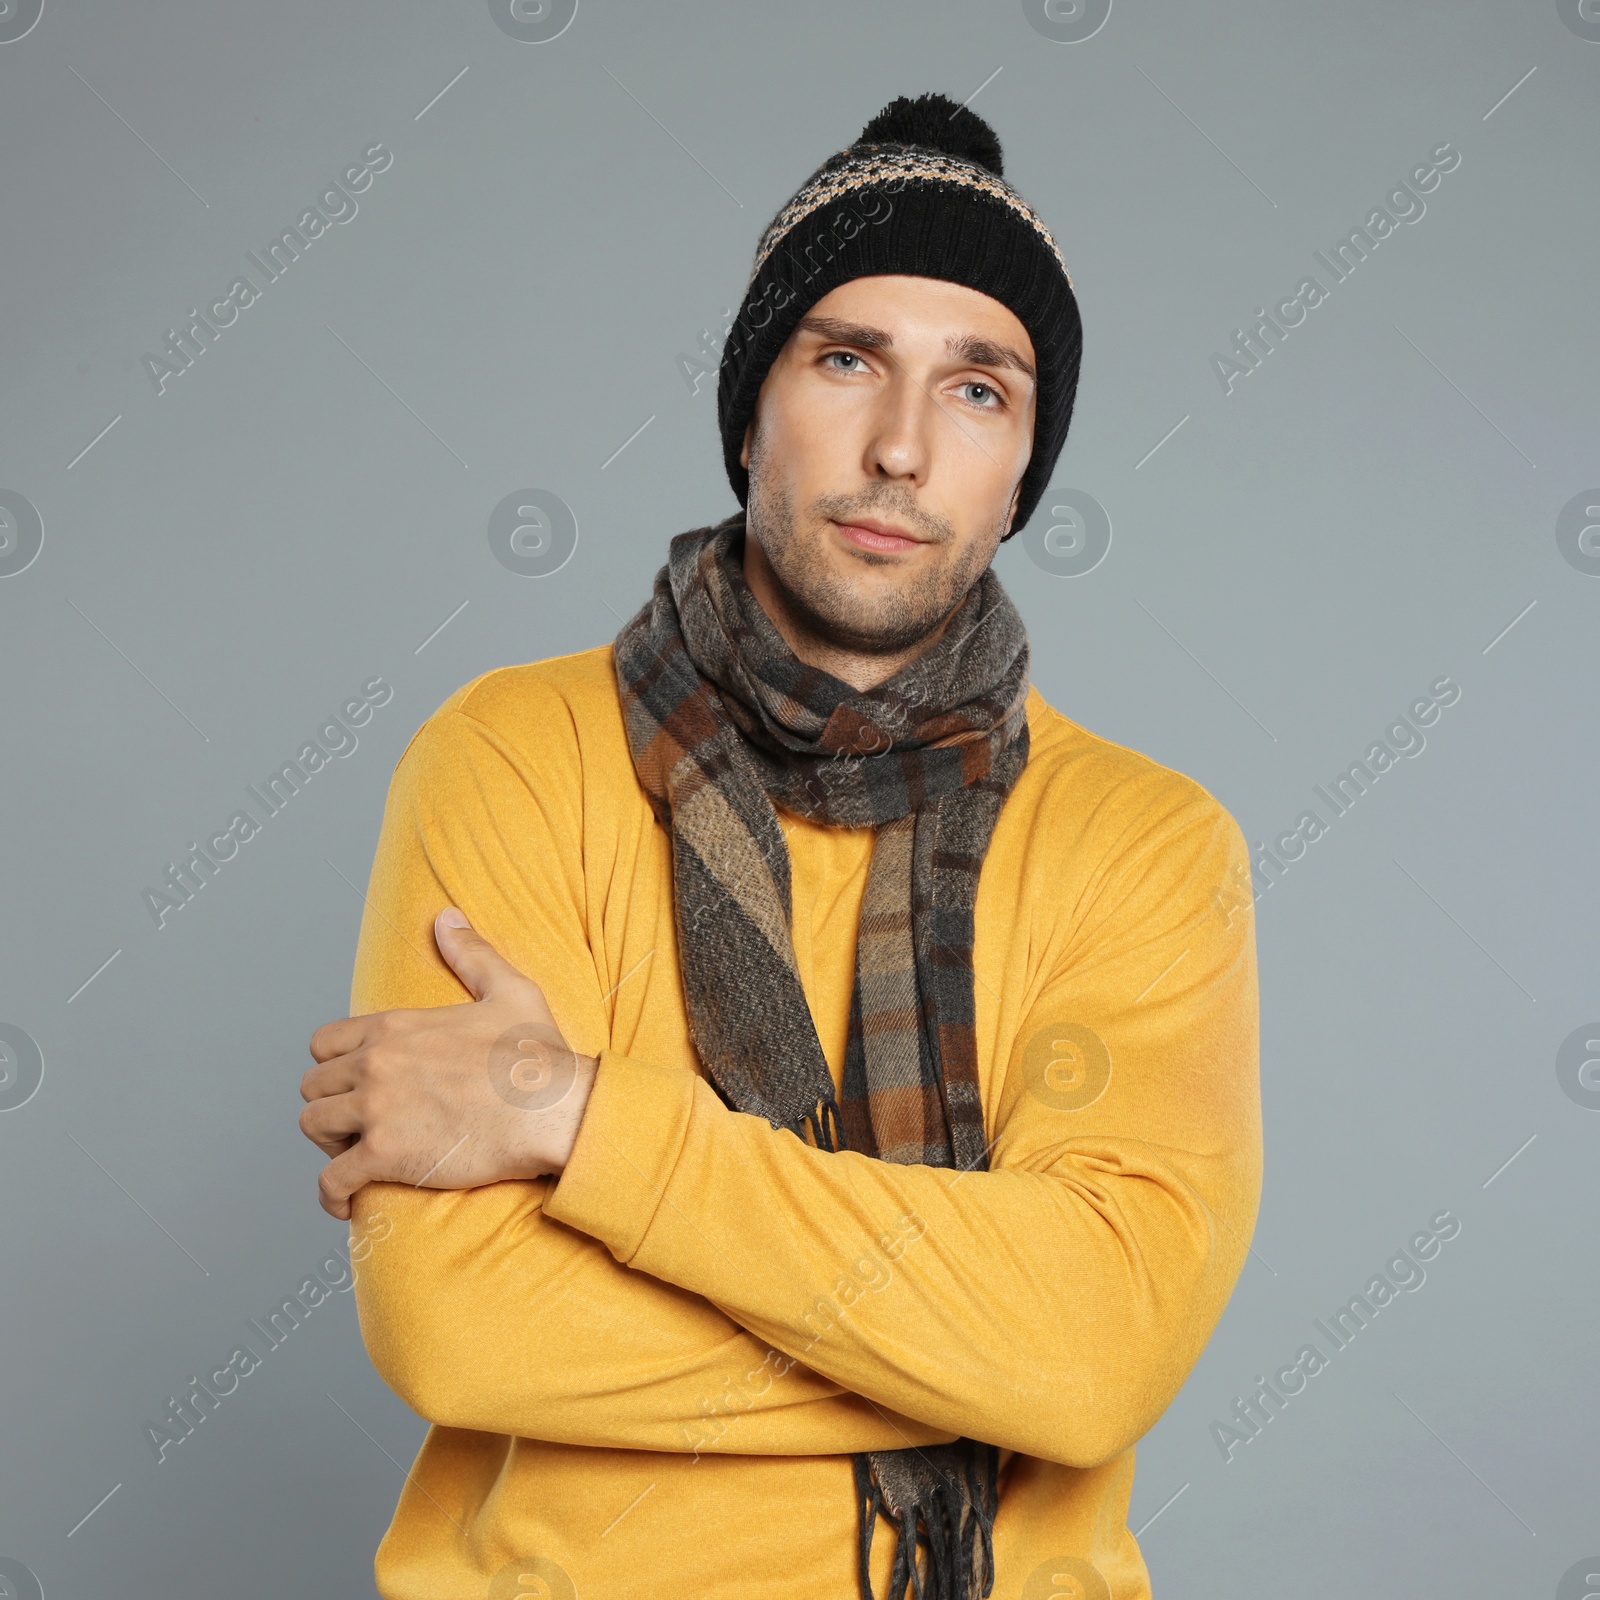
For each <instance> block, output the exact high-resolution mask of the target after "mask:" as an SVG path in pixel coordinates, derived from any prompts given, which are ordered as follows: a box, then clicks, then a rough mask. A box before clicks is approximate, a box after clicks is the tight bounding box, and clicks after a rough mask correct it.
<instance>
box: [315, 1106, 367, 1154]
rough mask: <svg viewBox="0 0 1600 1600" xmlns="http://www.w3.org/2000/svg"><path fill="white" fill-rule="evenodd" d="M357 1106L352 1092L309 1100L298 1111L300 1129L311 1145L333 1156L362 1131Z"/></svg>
mask: <svg viewBox="0 0 1600 1600" xmlns="http://www.w3.org/2000/svg"><path fill="white" fill-rule="evenodd" d="M363 1127H364V1122H363V1119H362V1116H361V1109H360V1107H359V1105H358V1104H357V1102H356V1096H355V1095H353V1094H341V1095H334V1096H332V1097H331V1098H329V1099H325V1100H313V1101H312V1102H311V1104H310V1105H308V1106H307V1107H306V1108H305V1110H304V1111H302V1112H301V1113H300V1131H301V1133H303V1134H304V1135H305V1136H306V1138H308V1139H309V1140H310V1141H311V1142H312V1144H314V1145H317V1146H319V1147H320V1148H322V1149H323V1150H326V1151H328V1153H329V1154H330V1155H336V1154H338V1153H339V1152H340V1151H342V1150H344V1149H347V1148H348V1147H349V1143H350V1141H351V1139H353V1138H354V1137H355V1135H357V1134H358V1133H360V1132H362V1130H363Z"/></svg>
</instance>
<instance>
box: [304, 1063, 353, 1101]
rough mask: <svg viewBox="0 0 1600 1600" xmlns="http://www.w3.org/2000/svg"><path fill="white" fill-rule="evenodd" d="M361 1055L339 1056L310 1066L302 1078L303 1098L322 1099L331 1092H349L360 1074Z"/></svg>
mask: <svg viewBox="0 0 1600 1600" xmlns="http://www.w3.org/2000/svg"><path fill="white" fill-rule="evenodd" d="M359 1063H360V1057H359V1056H356V1055H344V1056H337V1057H335V1058H334V1059H333V1060H332V1061H324V1062H323V1063H322V1065H321V1066H319V1067H308V1068H307V1069H306V1074H305V1076H304V1077H303V1078H301V1080H300V1098H301V1099H302V1100H321V1099H324V1098H326V1097H327V1096H328V1095H330V1094H349V1092H350V1091H351V1090H352V1089H353V1088H355V1086H356V1081H357V1078H358V1076H359Z"/></svg>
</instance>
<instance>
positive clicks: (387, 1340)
mask: <svg viewBox="0 0 1600 1600" xmlns="http://www.w3.org/2000/svg"><path fill="white" fill-rule="evenodd" d="M1000 174H1001V159H1000V148H999V145H998V142H997V141H996V140H995V138H994V136H993V134H992V133H991V132H990V130H989V129H988V127H987V125H986V124H984V123H983V122H982V121H981V120H980V119H978V118H977V117H976V116H974V115H973V114H972V113H971V112H968V111H965V110H963V109H962V108H960V107H958V106H956V105H955V104H954V103H953V102H951V101H949V100H947V99H945V98H944V97H942V96H923V97H921V99H919V100H917V101H906V100H901V101H897V102H895V103H894V104H893V105H891V106H889V107H888V108H886V110H885V111H884V112H883V113H882V114H881V115H880V116H879V117H877V118H876V119H874V121H873V122H872V123H870V124H869V125H868V126H867V128H866V129H865V130H864V132H863V134H862V137H861V139H860V140H859V141H857V143H856V144H855V145H853V146H851V147H850V148H849V149H847V150H845V151H843V152H841V153H840V154H839V155H838V156H835V157H833V158H832V159H831V160H830V161H828V162H827V163H825V164H824V165H823V167H822V168H821V169H819V171H818V172H817V173H816V174H814V175H813V177H812V178H811V179H809V180H808V182H807V183H806V184H805V185H804V186H803V187H802V188H801V189H800V191H799V192H798V193H797V194H796V196H795V198H794V199H793V200H792V201H791V202H790V203H789V204H788V206H786V207H785V208H784V210H783V211H781V212H780V213H779V214H778V216H777V217H776V218H775V219H774V221H773V223H772V225H771V226H770V227H769V228H768V229H767V231H766V234H765V235H764V236H763V239H762V241H761V245H760V248H759V250H758V253H757V256H756V266H755V271H754V273H753V275H752V277H751V280H750V285H749V289H748V291H747V293H746V296H745V299H744V303H743V305H742V306H741V309H740V315H739V319H738V322H737V324H736V326H735V329H734V332H733V335H732V337H731V338H730V340H729V343H728V347H727V350H726V353H725V355H724V358H723V365H722V372H721V385H720V389H719V395H718V402H719V404H718V410H719V422H720V425H721V429H722V436H723V446H724V456H725V460H726V463H727V466H728V472H729V477H730V480H731V482H732V484H733V487H734V490H735V492H736V494H737V495H738V497H739V499H740V501H741V502H742V503H743V504H744V506H745V511H744V512H743V513H742V514H740V515H737V516H735V517H732V518H730V519H728V520H727V521H725V522H723V523H720V524H718V525H717V526H716V527H713V528H705V529H700V530H697V531H695V532H693V533H687V534H683V535H680V536H679V537H678V538H677V539H675V540H673V542H672V546H671V552H670V556H669V559H668V562H667V565H666V566H665V567H664V568H663V569H662V571H661V573H660V575H659V576H658V578H657V579H656V585H655V593H654V597H653V598H652V600H651V601H650V603H649V604H648V605H646V606H645V608H644V609H643V610H642V611H640V613H639V614H638V616H636V617H635V618H634V620H633V621H632V622H630V623H629V624H628V625H627V627H625V628H624V629H623V631H622V633H621V634H620V635H619V636H618V638H617V640H616V642H615V644H614V645H613V646H611V647H609V648H602V649H597V650H593V651H589V652H586V653H583V654H580V655H575V656H568V657H565V658H562V659H559V660H554V661H545V662H539V663H536V664H533V665H529V666H517V667H507V668H503V669H501V670H500V671H497V672H491V673H488V674H486V675H485V676H483V677H481V678H479V679H477V680H476V681H474V682H473V683H470V684H468V685H466V686H465V687H464V688H462V689H460V690H458V691H457V692H456V693H455V694H454V695H452V696H451V697H450V698H449V699H448V700H447V701H446V702H445V703H444V705H443V706H442V707H441V708H440V709H439V710H438V711H437V712H436V713H435V714H434V715H433V716H432V717H431V718H430V719H429V720H428V722H427V723H425V724H424V725H423V727H422V728H421V729H420V730H419V731H418V733H417V734H416V736H415V737H414V738H413V740H412V741H411V744H410V745H409V747H408V748H407V750H406V752H405V754H404V755H403V756H402V758H401V760H400V763H399V765H398V767H397V769H396V773H395V777H394V782H393V785H392V787H391V790H390V794H389V802H388V806H387V809H386V811H385V814H384V820H383V830H382V834H381V837H380V840H379V845H378V852H377V859H376V862H375V864H374V868H373V874H372V883H371V891H370V896H369V899H368V904H367V913H366V916H365V918H364V919H363V923H362V928H361V940H360V948H359V952H358V956H357V962H356V973H355V980H354V986H353V991H352V1001H351V1004H352V1010H353V1011H354V1012H355V1015H354V1016H352V1017H350V1018H347V1019H345V1020H343V1021H340V1022H335V1023H330V1024H329V1025H327V1026H326V1027H323V1028H320V1029H318V1031H317V1032H316V1034H315V1035H314V1036H313V1037H312V1040H311V1053H312V1055H313V1057H314V1058H315V1059H316V1061H317V1062H318V1065H317V1066H315V1067H313V1068H312V1070H311V1071H310V1072H308V1073H307V1074H306V1078H305V1082H304V1094H305V1097H306V1099H307V1101H308V1102H309V1104H308V1106H307V1108H306V1110H305V1112H304V1113H303V1114H302V1117H301V1126H302V1128H303V1129H304V1131H305V1132H306V1134H307V1135H308V1137H310V1138H311V1139H313V1140H314V1141H315V1142H316V1143H317V1144H318V1145H319V1146H321V1147H322V1148H323V1149H324V1150H325V1151H326V1152H327V1153H328V1154H329V1155H330V1157H332V1158H333V1159H331V1160H330V1162H329V1164H328V1166H327V1167H326V1168H325V1170H324V1172H323V1175H322V1179H321V1195H322V1202H323V1205H324V1206H325V1207H326V1209H327V1210H329V1211H330V1212H332V1213H333V1214H334V1215H335V1216H338V1217H341V1218H349V1219H351V1220H352V1222H353V1223H354V1224H355V1225H356V1227H357V1229H358V1230H359V1231H358V1232H357V1234H356V1235H354V1236H353V1237H354V1239H355V1241H356V1243H355V1245H354V1247H353V1253H354V1254H355V1256H356V1257H357V1260H358V1266H359V1278H358V1286H357V1293H358V1302H359V1306H360V1313H361V1325H362V1331H363V1334H364V1336H365V1338H366V1342H367V1346H368V1348H369V1350H370V1352H371V1354H372V1359H373V1361H374V1363H375V1364H376V1366H377V1368H378V1370H379V1371H380V1372H381V1373H382V1374H383V1376H384V1378H385V1379H386V1380H387V1381H388V1382H389V1383H390V1384H391V1386H392V1387H393V1388H394V1389H395V1390H396V1392H398V1393H399V1394H400V1395H401V1396H402V1397H403V1398H404V1399H405V1400H406V1401H407V1402H408V1403H409V1404H410V1405H411V1406H412V1407H413V1408H414V1409H415V1410H416V1411H418V1412H419V1413H420V1414H421V1415H422V1416H424V1417H425V1418H427V1419H428V1420H429V1421H430V1422H431V1423H432V1424H433V1426H432V1428H431V1429H430V1431H429V1433H428V1436H427V1439H426V1441H425V1442H424V1444H423V1447H422V1451H421V1453H420V1455H419V1456H418V1458H417V1461H416V1464H415V1467H414V1469H413V1471H412V1472H411V1474H410V1475H409V1477H408V1480H407V1483H406V1486H405V1489H404V1490H403V1492H402V1494H401V1497H400V1503H399V1507H398V1509H397V1511H396V1513H395V1518H394V1521H393V1524H392V1525H391V1527H390V1529H389V1532H388V1534H387V1535H386V1536H385V1538H384V1540H383V1542H382V1544H381V1546H380V1548H379V1550H378V1555H377V1562H376V1568H377V1577H378V1587H379V1590H380V1592H381V1593H382V1594H383V1595H385V1596H387V1597H389V1600H484V1597H488V1600H511V1597H513V1596H522V1597H528V1596H533V1595H538V1596H564V1597H568V1600H571V1597H574V1596H584V1597H586V1600H587V1597H597V1596H605V1597H616V1600H620V1597H626V1596H646V1595H650V1596H654V1595H661V1594H667V1595H674V1596H680V1595H681V1596H689V1595H693V1596H740V1597H743V1596H762V1597H769V1600H819V1597H823V1596H826V1597H830V1600H834V1597H845V1596H851V1595H861V1596H866V1597H868V1600H871V1597H880V1600H881V1597H882V1596H885V1595H892V1596H894V1597H895V1600H900V1597H901V1596H903V1595H904V1594H905V1593H906V1592H907V1590H908V1588H909V1587H910V1586H911V1585H912V1581H913V1578H915V1586H916V1592H917V1593H918V1594H920V1595H926V1596H928V1597H930V1600H932V1597H940V1600H969V1597H976V1596H982V1595H988V1594H991V1593H993V1594H995V1595H1003V1596H1007V1597H1013V1600H1014V1597H1018V1596H1023V1597H1027V1600H1042V1597H1044V1596H1050V1595H1057V1596H1059V1595H1068V1594H1070V1595H1081V1596H1088V1597H1093V1596H1098V1597H1102V1600H1112V1597H1114V1600H1135V1597H1141V1596H1147V1595H1148V1594H1149V1587H1148V1580H1147V1577H1146V1574H1145V1568H1144V1563H1143V1561H1142V1559H1141V1557H1140V1553H1139V1549H1138V1546H1137V1544H1136V1543H1135V1541H1134V1538H1133V1536H1132V1534H1131V1533H1130V1532H1129V1531H1128V1528H1127V1509H1128V1498H1129V1491H1130V1487H1131V1483H1132V1477H1133V1457H1134V1449H1133V1447H1134V1444H1135V1442H1136V1441H1137V1440H1138V1439H1139V1438H1140V1436H1141V1435H1142V1434H1144V1433H1145V1432H1146V1431H1147V1430H1148V1429H1149V1428H1150V1426H1151V1425H1152V1424H1153V1423H1154V1422H1155V1420H1156V1419H1157V1418H1158V1417H1159V1416H1160V1415H1161V1413H1162V1411H1163V1410H1164V1409H1165V1407H1166V1406H1167V1404H1168V1403H1169V1402H1170V1400H1171V1399H1172V1397H1173V1395H1174V1394H1175V1393H1176V1392H1177V1389H1178V1387H1179V1386H1180V1384H1181V1383H1182V1382H1183V1379H1184V1377H1185V1375H1186V1374H1187V1373H1188V1371H1189V1369H1190V1368H1191V1366H1192V1365H1193V1363H1194V1361H1195V1359H1196V1358H1197V1356H1198V1355H1199V1353H1200V1350H1201V1348H1202V1347H1203V1346H1204V1344H1205V1342H1206V1340H1207V1338H1208V1337H1209V1335H1210V1333H1211V1330H1212V1328H1213V1327H1214V1326H1215V1323H1216V1321H1217V1318H1218V1316H1219V1315H1220V1314H1221V1311H1222V1308H1223V1306H1224V1304H1225V1303H1226V1301H1227V1298H1228V1296H1229V1294H1230V1292H1231V1291H1232V1287H1233V1284H1234V1281H1235V1279H1236V1277H1237V1275H1238V1272H1239V1270H1240V1267H1241V1266H1242V1264H1243V1260H1244V1255H1245V1251H1246V1248H1247V1245H1248V1241H1249V1238H1250V1234H1251V1230H1252V1227H1253V1225H1254V1221H1255V1214H1256V1207H1257V1203H1258V1199H1259V1192H1260V1181H1261V1145H1260V1108H1259V1091H1258V1083H1257V1014H1256V966H1255V943H1254V930H1253V925H1252V918H1251V914H1250V904H1251V898H1250V890H1249V865H1248V858H1247V854H1246V850H1245V846H1244V841H1243V839H1242V838H1241V836H1240V833H1239V830H1238V828H1237V827H1236V825H1235V824H1234V822H1233V820H1232V818H1231V817H1230V816H1229V815H1228V814H1227V812H1226V811H1224V810H1223V808H1222V807H1221V806H1220V805H1219V804H1218V803H1217V802H1216V801H1215V800H1214V799H1213V798H1212V797H1211V796H1210V795H1209V794H1207V793H1206V792H1205V790H1203V789H1202V788H1200V787H1199V785H1197V784H1196V783H1194V782H1193V781H1192V780H1190V779H1188V778H1186V777H1184V776H1182V775H1180V774H1178V773H1176V772H1173V771H1170V770H1169V769H1167V768H1165V767H1162V766H1160V765H1158V764H1156V763H1155V762H1153V761H1151V760H1149V759H1147V758H1146V757H1144V756H1141V755H1139V754H1137V753H1135V752H1133V751H1131V750H1127V749H1124V748H1122V747H1120V746H1118V745H1115V744H1111V743H1109V742H1107V741H1106V740H1104V739H1100V738H1097V737H1096V736H1095V735H1093V734H1091V733H1089V732H1088V731H1086V730H1085V729H1083V728H1081V727H1078V726H1077V725H1076V724H1074V723H1072V722H1070V721H1068V720H1067V719H1066V718H1065V717H1063V716H1062V715H1060V714H1059V713H1058V712H1056V711H1054V710H1052V709H1051V708H1050V707H1049V706H1048V705H1046V704H1045V702H1044V701H1043V700H1042V699H1041V698H1040V696H1039V694H1038V693H1037V691H1036V690H1034V689H1032V688H1031V687H1030V686H1029V684H1028V675H1027V663H1028V647H1027V639H1026V635H1025V633H1024V630H1023V627H1022V623H1021V620H1020V618H1019V616H1018V614H1017V612H1016V611H1015V610H1014V608H1013V607H1012V605H1011V603H1010V601H1009V600H1008V599H1007V597H1006V596H1005V594H1004V592H1003V591H1002V589H1001V587H1000V584H999V581H998V579H997V578H996V577H995V576H994V574H993V572H992V571H991V570H990V567H989V563H990V559H991V557H992V556H993V554H994V551H995V548H996V546H997V544H998V543H999V541H1000V540H1001V539H1002V538H1003V537H1007V536H1008V535H1009V534H1010V533H1013V532H1015V531H1016V529H1017V528H1019V527H1020V526H1021V525H1022V524H1023V523H1024V522H1025V521H1026V520H1027V518H1028V516H1029V515H1030V514H1031V513H1032V511H1033V510H1034V508H1035V506H1036V504H1037V502H1038V499H1039V497H1040V495H1041V493H1042V492H1043V490H1044V488H1045V486H1046V485H1047V483H1048V481H1049V477H1050V473H1051V470H1052V468H1053V466H1054V463H1055V460H1056V456H1057V454H1058V452H1059V450H1060V448H1061V444H1062V441H1063V439H1064V437H1065V434H1066V430H1067V423H1068V420H1069V417H1070V413H1071V408H1072V400H1073V394H1074V391H1075V387H1076V380H1077V370H1078V357H1079V348H1080V343H1081V331H1080V323H1079V318H1078V311H1077V306H1076V301H1075V299H1074V296H1073V290H1072V285H1071V279H1070V277H1069V276H1068V274H1067V270H1066V267H1065V264H1064V263H1063V261H1062V259H1061V256H1060V253H1059V251H1058V249H1057V247H1056V245H1055V243H1054V241H1053V239H1052V238H1051V236H1050V234H1049V232H1048V230H1047V229H1046V228H1045V226H1044V224H1043V223H1042V222H1041V221H1040V220H1039V218H1038V217H1037V216H1036V215H1035V214H1034V212H1033V211H1032V210H1031V208H1030V207H1028V206H1027V204H1026V203H1025V202H1024V201H1022V200H1021V199H1020V197H1018V196H1017V195H1016V193H1015V192H1014V191H1013V190H1012V189H1011V188H1010V187H1009V186H1008V185H1007V184H1006V183H1005V181H1004V180H1003V178H1002V177H1001V175H1000ZM458 908H459V909H458ZM463 996H467V997H470V1002H469V1003H462V1001H463Z"/></svg>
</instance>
